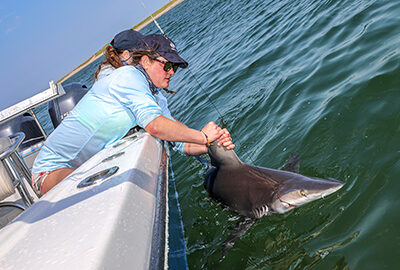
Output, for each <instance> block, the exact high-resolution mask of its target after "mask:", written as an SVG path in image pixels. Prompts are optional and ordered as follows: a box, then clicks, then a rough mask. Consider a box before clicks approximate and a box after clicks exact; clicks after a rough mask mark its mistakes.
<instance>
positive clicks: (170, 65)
mask: <svg viewBox="0 0 400 270" xmlns="http://www.w3.org/2000/svg"><path fill="white" fill-rule="evenodd" d="M153 60H155V61H157V62H159V63H161V64H164V71H166V72H168V71H170V70H171V68H172V69H173V70H174V73H175V72H176V71H177V70H178V67H179V65H178V64H174V63H172V62H170V61H167V62H165V61H163V60H159V59H157V58H153Z"/></svg>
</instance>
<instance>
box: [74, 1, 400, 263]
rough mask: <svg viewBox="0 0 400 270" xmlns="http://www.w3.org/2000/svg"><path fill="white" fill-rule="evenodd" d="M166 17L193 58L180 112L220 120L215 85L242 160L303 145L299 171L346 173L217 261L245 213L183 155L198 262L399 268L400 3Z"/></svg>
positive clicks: (179, 165) (177, 162)
mask: <svg viewBox="0 0 400 270" xmlns="http://www.w3.org/2000/svg"><path fill="white" fill-rule="evenodd" d="M159 23H160V24H161V26H162V27H163V29H164V30H165V31H166V33H167V34H168V35H169V36H170V37H171V38H172V39H173V40H174V41H175V42H176V43H177V46H178V49H179V51H180V52H181V54H182V56H183V57H184V58H185V59H187V60H188V62H189V63H190V70H191V72H189V70H180V71H179V72H178V73H177V74H176V75H175V78H174V79H173V82H172V83H171V89H173V90H175V91H177V94H176V95H174V96H169V97H168V99H169V102H170V108H171V111H172V112H173V115H174V116H175V117H176V118H177V119H179V120H181V121H183V122H184V123H186V124H187V125H189V126H191V127H193V128H197V129H200V128H201V127H202V126H204V125H205V124H206V123H207V122H208V121H216V122H219V120H220V116H219V114H218V112H217V111H216V110H215V108H214V107H213V105H212V104H211V102H210V101H209V100H208V98H207V95H208V96H209V97H210V98H211V99H212V101H213V103H214V104H215V106H216V107H217V108H218V110H219V111H220V113H221V114H222V115H223V119H224V121H225V123H226V124H227V126H228V129H230V130H231V131H232V132H233V137H234V140H235V143H236V144H237V148H236V152H237V154H238V155H239V156H240V157H241V158H242V160H243V161H245V162H248V163H252V164H255V165H260V166H265V167H271V168H277V167H279V166H280V165H281V164H282V163H283V162H284V161H285V160H286V159H287V157H288V156H289V154H290V153H292V152H297V153H299V154H300V155H301V157H302V163H301V168H300V172H301V173H302V174H305V175H310V176H318V177H323V178H328V177H332V178H336V179H339V180H342V181H344V182H345V183H346V184H345V186H344V187H343V188H342V189H341V190H340V191H338V192H337V193H335V194H333V195H331V196H329V197H327V198H324V199H321V200H318V201H315V202H313V203H311V204H308V205H306V206H304V207H301V208H298V209H295V210H294V211H291V212H289V213H287V214H284V215H272V216H267V217H264V218H262V219H261V220H259V221H258V222H257V223H256V224H255V225H254V226H253V227H252V228H250V230H249V231H248V232H247V233H246V234H245V235H244V236H243V237H241V238H240V240H238V241H237V242H236V244H235V246H234V247H233V248H232V249H231V250H230V252H229V253H228V255H227V257H226V258H225V260H224V261H223V262H222V263H220V264H218V263H217V260H218V259H219V256H220V255H219V253H218V252H219V251H218V248H219V247H220V246H221V244H222V242H223V241H224V240H225V239H226V237H227V236H228V235H229V234H230V232H231V231H232V229H233V228H234V227H235V224H236V222H237V220H238V218H239V217H238V215H236V214H234V213H232V212H230V211H228V210H225V209H223V208H222V207H221V206H220V205H219V204H217V203H216V202H214V201H211V200H209V199H208V196H207V193H206V192H205V190H204V188H203V186H202V176H201V169H202V165H201V164H200V163H198V162H197V161H196V160H195V159H194V158H191V157H182V156H180V155H179V154H174V155H173V167H174V172H175V175H176V181H177V188H178V192H179V196H180V197H179V200H180V204H181V206H182V216H183V223H184V227H185V235H186V241H187V251H188V263H189V267H190V268H191V269H200V268H201V267H202V266H203V265H204V264H205V262H206V258H207V256H209V255H210V254H212V255H211V256H210V264H209V265H210V267H211V268H213V269H398V268H399V267H398V263H397V259H398V257H397V256H400V232H399V231H400V229H399V228H400V214H399V213H400V211H399V206H400V200H399V193H400V181H399V177H400V136H399V135H400V107H399V105H400V67H399V63H400V55H399V50H400V1H397V0H396V1H333V0H332V1H312V0H304V1H239V0H236V1H234V0H232V1H216V0H215V1H195V0H185V1H184V2H183V3H181V4H180V5H178V6H177V7H175V8H174V9H173V10H171V11H170V12H168V13H167V14H165V15H164V16H162V17H161V18H159ZM150 32H156V28H155V27H154V25H149V26H148V27H146V28H145V29H144V31H143V33H150ZM85 72H86V73H90V72H93V68H92V69H91V70H90V71H88V70H86V71H84V72H83V73H81V74H79V75H77V76H78V77H74V78H72V80H80V81H83V82H87V81H90V79H89V78H91V75H90V76H88V75H87V74H86V73H85ZM90 74H91V73H90ZM192 74H194V75H195V77H193V76H192ZM197 81H198V82H199V83H200V85H201V87H200V86H199V84H198V83H197ZM206 93H207V95H206ZM215 249H217V251H216V252H215V253H212V252H213V251H214V250H215Z"/></svg>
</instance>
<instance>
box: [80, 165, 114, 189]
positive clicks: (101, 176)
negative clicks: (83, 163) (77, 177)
mask: <svg viewBox="0 0 400 270" xmlns="http://www.w3.org/2000/svg"><path fill="white" fill-rule="evenodd" d="M118 169H119V167H118V166H114V167H111V168H108V169H106V170H103V171H100V172H97V173H95V174H93V175H91V176H88V177H86V178H85V179H83V180H82V181H81V182H80V183H79V184H78V186H77V187H78V188H84V187H88V186H91V185H93V184H95V183H98V182H100V181H104V180H106V179H107V178H109V177H110V176H112V175H114V174H115V173H116V172H117V171H118Z"/></svg>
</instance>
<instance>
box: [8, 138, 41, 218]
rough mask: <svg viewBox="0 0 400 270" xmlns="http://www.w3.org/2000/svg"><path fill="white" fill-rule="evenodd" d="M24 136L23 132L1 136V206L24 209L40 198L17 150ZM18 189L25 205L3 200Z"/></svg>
mask: <svg viewBox="0 0 400 270" xmlns="http://www.w3.org/2000/svg"><path fill="white" fill-rule="evenodd" d="M24 138H25V134H24V133H22V132H18V133H16V134H14V135H11V136H9V137H2V138H0V201H2V202H1V203H0V207H3V206H7V207H9V206H14V207H17V208H20V209H22V210H24V209H26V208H27V207H29V206H31V205H32V204H33V203H34V202H35V201H36V200H37V199H38V197H37V196H36V194H35V193H34V191H33V189H32V187H31V185H30V179H31V173H30V171H29V169H28V168H27V166H26V164H25V163H24V162H23V160H22V159H21V157H20V156H19V154H18V152H17V149H18V147H19V145H20V144H21V143H22V141H23V140H24ZM16 190H17V191H18V193H19V195H20V197H21V199H22V202H23V204H24V205H22V204H20V203H17V202H4V201H3V200H5V199H6V198H8V197H9V196H11V195H13V194H14V193H15V191H16Z"/></svg>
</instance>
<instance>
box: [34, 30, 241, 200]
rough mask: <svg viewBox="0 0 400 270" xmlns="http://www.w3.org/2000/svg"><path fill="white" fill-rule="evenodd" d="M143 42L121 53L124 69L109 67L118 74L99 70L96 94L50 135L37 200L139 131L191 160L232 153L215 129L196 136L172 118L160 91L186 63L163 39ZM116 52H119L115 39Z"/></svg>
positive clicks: (38, 171)
mask: <svg viewBox="0 0 400 270" xmlns="http://www.w3.org/2000/svg"><path fill="white" fill-rule="evenodd" d="M143 42H144V43H143V44H142V45H141V47H142V49H136V50H125V51H127V53H126V55H123V54H124V53H125V52H124V50H123V51H122V55H121V54H120V60H121V63H120V64H119V65H116V66H114V65H113V64H111V63H110V64H111V65H112V67H113V69H114V68H115V70H112V71H111V72H105V71H104V70H101V71H100V73H99V75H102V76H101V77H100V76H99V79H98V80H97V81H96V82H95V84H94V85H93V87H92V89H91V90H90V91H89V92H88V93H87V94H86V95H85V96H84V97H83V98H82V100H81V101H80V102H79V103H78V104H77V105H76V107H75V108H74V109H73V110H72V111H71V112H70V113H69V115H68V116H67V117H66V118H65V119H64V120H63V121H62V122H61V124H60V125H59V126H58V127H57V128H56V129H55V130H54V131H53V133H52V134H50V136H49V137H48V139H47V140H46V142H45V144H44V146H43V147H42V149H41V151H40V153H39V155H38V157H37V158H36V160H35V162H34V165H33V168H32V173H33V175H32V184H33V186H34V188H35V190H36V192H37V193H38V194H39V195H43V194H45V193H46V192H47V191H48V190H50V189H51V188H52V187H54V186H55V185H56V184H58V183H59V182H60V181H61V180H62V179H64V178H65V177H67V176H68V175H69V174H70V173H72V172H73V171H74V170H75V169H76V168H77V167H79V166H80V165H81V164H82V163H84V162H85V161H86V160H88V159H89V158H90V157H92V156H93V155H94V154H96V153H97V152H99V151H100V150H102V149H104V148H105V147H106V146H107V145H110V144H112V143H114V142H116V141H118V140H119V139H121V138H122V137H123V136H124V135H125V134H126V133H127V132H128V131H129V129H131V128H132V127H135V126H139V127H142V128H144V129H145V130H146V131H147V132H148V133H150V134H151V135H153V136H155V137H157V138H159V139H162V140H166V141H170V142H179V143H176V144H175V147H174V149H175V150H178V151H180V152H182V153H185V154H189V155H199V154H203V153H206V152H207V145H209V143H210V142H212V141H214V140H218V142H219V143H220V144H222V145H224V146H225V147H228V148H229V149H232V148H234V145H233V144H232V139H231V138H230V135H229V132H228V131H227V130H226V129H224V130H222V129H221V128H219V127H218V126H217V125H216V124H215V123H213V122H210V123H208V124H207V125H206V126H205V127H204V128H203V129H202V130H201V131H198V130H195V129H191V128H188V127H187V126H185V125H184V124H182V123H180V122H179V121H176V120H175V119H174V118H173V117H172V116H171V113H170V111H169V109H168V104H167V101H166V99H165V97H164V96H163V95H162V94H161V93H160V92H159V91H158V88H166V87H168V86H169V82H170V79H171V77H172V76H173V75H174V74H175V72H176V71H177V69H178V67H181V68H186V67H187V65H188V63H187V62H186V61H185V60H183V59H182V58H181V57H180V56H179V55H178V53H177V51H176V47H175V44H174V43H173V42H172V41H171V40H169V39H167V38H165V37H163V36H161V35H149V36H146V37H144V38H143ZM112 46H113V49H115V50H116V49H118V48H119V49H121V47H119V44H118V42H116V40H115V39H114V45H112ZM124 56H126V57H125V58H123V57H124ZM124 62H125V63H124ZM129 63H130V64H129ZM103 66H104V65H103ZM102 73H103V74H102Z"/></svg>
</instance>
